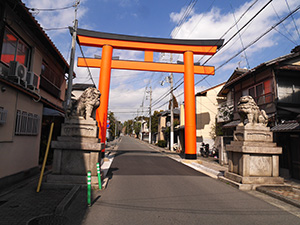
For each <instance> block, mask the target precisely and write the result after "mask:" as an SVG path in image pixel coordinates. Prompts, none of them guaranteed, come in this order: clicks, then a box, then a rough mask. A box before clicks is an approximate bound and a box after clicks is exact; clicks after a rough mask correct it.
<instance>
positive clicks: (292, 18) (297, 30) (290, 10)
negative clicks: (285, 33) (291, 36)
mask: <svg viewBox="0 0 300 225" xmlns="http://www.w3.org/2000/svg"><path fill="white" fill-rule="evenodd" d="M285 3H286V5H287V7H288V9H289V11H290V12H291V9H290V6H289V3H288V2H287V0H285ZM291 17H292V20H293V23H294V26H295V29H296V31H297V34H298V36H299V38H300V34H299V30H298V27H297V24H296V23H295V20H294V17H293V15H292V16H291Z"/></svg>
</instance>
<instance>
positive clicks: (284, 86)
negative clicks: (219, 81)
mask: <svg viewBox="0 0 300 225" xmlns="http://www.w3.org/2000/svg"><path fill="white" fill-rule="evenodd" d="M244 95H250V96H252V97H253V98H254V100H255V101H256V103H257V105H258V106H259V108H260V109H261V110H265V112H266V113H267V115H268V117H269V120H268V126H270V127H271V130H272V131H273V132H274V141H275V142H276V143H277V144H278V145H279V146H281V147H283V153H282V155H281V156H280V160H279V161H280V173H281V176H285V177H293V178H297V179H300V154H299V152H300V127H299V124H298V122H297V121H296V119H297V117H298V115H299V114H300V46H298V47H296V48H294V49H293V50H292V51H291V53H290V54H287V55H284V56H282V57H279V58H276V59H273V60H271V61H268V62H265V63H262V64H260V65H258V66H257V67H255V68H253V69H251V70H243V69H242V70H241V69H236V70H235V71H234V72H233V74H232V75H231V77H230V78H229V79H228V81H227V82H226V84H225V85H224V87H223V88H222V89H221V91H220V92H219V93H218V96H219V97H227V103H226V104H225V106H224V104H223V106H222V107H220V108H223V109H226V108H227V112H228V114H229V115H231V116H230V118H225V120H224V118H223V121H220V120H219V122H221V123H224V122H227V123H226V124H224V125H223V130H224V131H225V133H226V134H228V135H230V134H232V132H233V130H234V128H235V126H236V125H237V124H238V122H239V116H238V113H237V110H236V109H237V103H238V101H239V99H240V97H241V96H244ZM227 104H229V105H227ZM226 105H227V106H226ZM225 111H226V110H225ZM221 114H222V113H221ZM219 116H220V114H219Z"/></svg>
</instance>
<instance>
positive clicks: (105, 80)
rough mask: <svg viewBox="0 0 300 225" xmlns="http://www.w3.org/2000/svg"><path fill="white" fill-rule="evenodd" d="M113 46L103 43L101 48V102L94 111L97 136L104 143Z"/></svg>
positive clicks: (99, 86)
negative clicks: (97, 127) (97, 129)
mask: <svg viewBox="0 0 300 225" xmlns="http://www.w3.org/2000/svg"><path fill="white" fill-rule="evenodd" d="M112 53H113V48H112V47H111V46H110V45H104V46H103V48H102V61H101V70H100V78H99V85H98V88H99V91H100V93H101V104H100V107H99V108H98V109H97V111H96V114H97V115H96V120H97V121H98V123H99V124H98V126H99V129H100V131H99V138H100V139H101V141H102V142H104V143H105V140H106V126H107V109H108V100H109V88H110V75H111V59H112Z"/></svg>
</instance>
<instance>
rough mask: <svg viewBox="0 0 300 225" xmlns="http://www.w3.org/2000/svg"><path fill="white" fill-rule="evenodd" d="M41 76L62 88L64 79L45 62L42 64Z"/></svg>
mask: <svg viewBox="0 0 300 225" xmlns="http://www.w3.org/2000/svg"><path fill="white" fill-rule="evenodd" d="M41 75H42V76H44V77H45V78H46V79H47V80H48V81H50V82H51V83H52V84H54V85H55V86H56V87H58V88H60V87H61V85H62V83H63V80H64V77H63V76H62V75H60V74H59V73H57V72H55V71H54V70H53V69H51V68H50V66H49V65H48V64H47V63H46V62H45V61H43V63H42V68H41Z"/></svg>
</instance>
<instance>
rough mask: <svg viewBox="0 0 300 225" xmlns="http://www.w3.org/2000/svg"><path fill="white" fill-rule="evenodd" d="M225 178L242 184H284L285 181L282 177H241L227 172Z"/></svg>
mask: <svg viewBox="0 0 300 225" xmlns="http://www.w3.org/2000/svg"><path fill="white" fill-rule="evenodd" d="M224 176H225V177H226V178H228V179H230V180H233V181H235V182H237V183H241V184H283V182H284V179H283V178H281V177H262V176H257V177H255V176H251V177H250V176H249V177H245V176H240V175H238V174H235V173H230V172H225V174H224Z"/></svg>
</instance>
